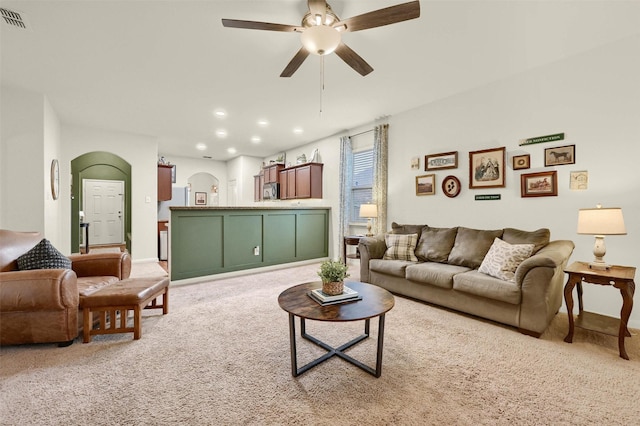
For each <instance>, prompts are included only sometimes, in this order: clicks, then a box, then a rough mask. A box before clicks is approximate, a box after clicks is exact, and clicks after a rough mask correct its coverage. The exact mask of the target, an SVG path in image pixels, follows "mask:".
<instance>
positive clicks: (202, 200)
mask: <svg viewBox="0 0 640 426" xmlns="http://www.w3.org/2000/svg"><path fill="white" fill-rule="evenodd" d="M206 205H207V193H206V192H196V206H206Z"/></svg>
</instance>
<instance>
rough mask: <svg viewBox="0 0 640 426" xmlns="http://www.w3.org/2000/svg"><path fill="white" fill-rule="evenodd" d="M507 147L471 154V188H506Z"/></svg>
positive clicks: (472, 152)
mask: <svg viewBox="0 0 640 426" xmlns="http://www.w3.org/2000/svg"><path fill="white" fill-rule="evenodd" d="M504 159H505V147H500V148H491V149H483V150H481V151H471V152H469V188H470V189H483V188H504V187H505V186H506V184H505V177H504V170H505V167H504Z"/></svg>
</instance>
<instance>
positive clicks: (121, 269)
mask: <svg viewBox="0 0 640 426" xmlns="http://www.w3.org/2000/svg"><path fill="white" fill-rule="evenodd" d="M40 240H42V235H41V234H40V233H38V232H14V231H9V230H5V229H0V345H16V344H24V343H59V344H60V345H61V346H66V345H69V344H71V343H73V340H74V339H75V338H76V337H77V336H78V333H79V332H80V329H81V324H82V321H81V316H79V315H78V300H79V295H80V293H82V294H90V293H91V292H93V291H95V290H97V289H99V288H102V287H104V286H105V285H110V284H112V283H114V282H117V281H119V280H122V279H125V278H128V277H129V274H130V273H131V256H130V255H129V253H128V252H124V253H91V254H86V255H71V256H69V259H71V262H72V263H71V264H72V266H71V268H72V269H37V270H27V271H19V270H18V265H17V262H16V259H18V257H20V256H21V255H23V254H24V253H26V252H27V251H29V250H30V249H31V248H33V247H34V246H35V245H36V244H38V242H40Z"/></svg>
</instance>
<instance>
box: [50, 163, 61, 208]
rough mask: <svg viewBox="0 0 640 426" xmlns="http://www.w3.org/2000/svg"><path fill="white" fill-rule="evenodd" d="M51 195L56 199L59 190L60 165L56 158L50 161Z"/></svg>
mask: <svg viewBox="0 0 640 426" xmlns="http://www.w3.org/2000/svg"><path fill="white" fill-rule="evenodd" d="M50 180H51V196H52V197H53V199H54V200H57V199H58V194H59V191H60V165H59V164H58V160H56V159H54V160H52V161H51V179H50Z"/></svg>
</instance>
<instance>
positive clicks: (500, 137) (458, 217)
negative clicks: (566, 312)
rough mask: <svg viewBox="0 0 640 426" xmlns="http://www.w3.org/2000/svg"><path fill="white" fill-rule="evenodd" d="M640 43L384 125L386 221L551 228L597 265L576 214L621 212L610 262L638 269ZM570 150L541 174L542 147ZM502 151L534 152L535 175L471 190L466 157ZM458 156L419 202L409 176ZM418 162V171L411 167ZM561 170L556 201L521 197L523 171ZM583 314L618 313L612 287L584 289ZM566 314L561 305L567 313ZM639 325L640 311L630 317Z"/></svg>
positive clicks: (579, 256)
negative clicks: (571, 159)
mask: <svg viewBox="0 0 640 426" xmlns="http://www.w3.org/2000/svg"><path fill="white" fill-rule="evenodd" d="M630 52H640V37H632V38H627V39H623V40H620V41H618V42H616V43H612V44H609V45H606V46H602V47H600V48H598V49H594V50H591V51H588V52H586V53H583V54H581V55H578V56H575V57H572V58H569V59H566V60H564V61H561V62H558V63H553V64H550V65H548V66H545V67H542V68H539V69H536V70H533V71H530V72H527V73H525V74H522V75H518V76H515V77H513V78H509V79H506V80H503V81H499V82H496V83H494V84H491V85H489V86H486V87H482V88H478V89H476V90H472V91H469V92H465V93H461V94H459V95H457V96H453V97H451V98H448V99H444V100H442V101H439V102H436V103H433V104H430V105H425V106H423V107H421V108H418V109H415V110H412V111H408V112H406V113H403V114H398V115H396V116H394V117H392V118H391V119H390V126H389V139H390V149H389V151H390V152H389V170H390V171H393V172H392V173H390V174H389V210H388V220H389V224H388V225H390V222H391V221H396V222H399V223H425V224H429V225H431V226H436V227H438V226H442V227H448V226H455V225H462V226H467V227H477V228H481V229H490V228H502V227H507V226H510V227H516V228H521V229H527V230H533V229H537V228H541V227H547V228H549V229H550V230H551V237H552V239H569V240H572V241H574V242H575V244H576V249H575V251H574V253H573V256H572V258H571V261H577V260H583V261H590V260H592V258H593V254H592V249H593V237H592V236H586V235H577V234H576V221H577V215H578V213H577V212H578V209H580V208H585V207H595V205H596V204H597V203H602V204H603V206H619V207H622V209H623V213H624V216H625V222H626V226H627V235H626V236H610V237H607V239H606V240H607V249H608V250H607V255H606V257H605V259H606V260H608V261H609V262H610V263H614V264H619V265H629V266H639V265H638V263H639V262H638V255H637V254H638V247H640V222H639V221H638V220H637V218H638V217H639V216H640V196H638V193H639V192H640V191H639V190H640V179H638V178H637V177H636V176H635V174H634V173H635V172H634V170H635V169H636V168H637V167H638V155H639V154H640V79H639V78H638V76H639V75H640V60H639V59H638V55H631V54H630ZM560 132H564V133H565V136H566V140H564V141H561V142H558V143H543V144H536V145H529V146H519V145H518V141H519V139H522V138H528V137H535V136H543V135H549V134H553V133H560ZM562 145H575V147H576V155H575V158H576V163H575V164H572V165H563V166H556V167H551V168H548V167H544V159H543V152H544V149H545V148H549V147H554V146H562ZM501 146H505V147H506V150H507V153H508V157H509V158H510V157H511V155H513V154H521V153H530V154H531V166H532V168H531V169H529V170H524V171H520V170H519V171H514V170H512V169H511V166H510V163H509V161H507V163H508V164H509V166H508V168H507V172H506V187H505V188H498V189H485V190H477V189H473V190H471V189H468V185H469V169H468V165H469V164H468V163H469V161H468V153H469V151H475V150H481V149H487V148H495V147H501ZM456 150H457V151H458V159H459V166H458V168H457V169H453V170H442V171H439V172H437V173H436V195H434V196H420V197H418V196H416V195H415V177H416V176H419V175H422V174H427V173H432V172H425V171H424V162H423V161H424V155H425V154H435V153H440V152H448V151H456ZM414 156H420V158H421V160H420V167H421V171H414V170H411V169H410V160H411V158H412V157H414ZM543 170H557V172H558V196H557V197H542V198H521V197H520V174H521V172H522V173H532V172H538V171H543ZM575 170H587V171H588V172H589V183H588V190H586V191H572V190H570V189H569V172H570V171H575ZM449 174H452V175H455V176H456V177H458V178H459V179H460V181H461V183H462V187H463V190H462V192H461V194H460V195H459V196H458V197H457V198H454V199H449V198H447V197H446V196H444V195H443V194H442V191H441V188H440V184H441V182H442V180H443V178H444V177H446V176H447V175H449ZM477 194H500V195H501V197H502V199H501V200H499V201H474V195H477ZM584 291H585V296H584V301H585V307H586V308H587V309H588V310H590V311H594V312H599V313H603V314H607V315H612V316H619V314H620V308H621V303H622V302H621V297H620V293H619V291H618V290H616V289H614V288H612V287H609V288H606V287H600V286H596V285H585V290H584ZM563 308H564V307H563ZM631 323H632V324H633V327H640V309H635V310H634V311H633V312H632V317H631Z"/></svg>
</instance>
